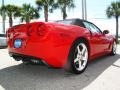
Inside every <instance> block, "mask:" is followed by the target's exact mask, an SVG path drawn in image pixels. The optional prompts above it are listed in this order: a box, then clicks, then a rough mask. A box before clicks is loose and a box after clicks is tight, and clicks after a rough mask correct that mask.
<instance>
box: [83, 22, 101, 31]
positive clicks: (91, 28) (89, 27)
mask: <svg viewBox="0 0 120 90" xmlns="http://www.w3.org/2000/svg"><path fill="white" fill-rule="evenodd" d="M83 23H84V25H85V26H86V28H87V29H89V30H90V31H91V32H92V33H102V32H101V31H100V29H99V28H98V27H96V26H95V25H94V24H92V23H89V22H83Z"/></svg>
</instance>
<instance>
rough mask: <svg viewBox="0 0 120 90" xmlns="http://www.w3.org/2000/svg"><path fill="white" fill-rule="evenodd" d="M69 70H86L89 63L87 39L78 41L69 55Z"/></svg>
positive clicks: (76, 72) (77, 71)
mask: <svg viewBox="0 0 120 90" xmlns="http://www.w3.org/2000/svg"><path fill="white" fill-rule="evenodd" d="M68 63H69V64H68V66H69V68H68V69H69V71H72V72H73V73H75V74H80V73H82V72H84V70H85V69H86V67H87V65H88V47H87V43H86V42H85V41H77V42H75V44H74V45H73V47H72V49H71V51H70V55H69V62H68Z"/></svg>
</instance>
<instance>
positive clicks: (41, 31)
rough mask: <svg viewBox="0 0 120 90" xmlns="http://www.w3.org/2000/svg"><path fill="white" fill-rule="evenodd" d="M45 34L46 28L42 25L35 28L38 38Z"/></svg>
mask: <svg viewBox="0 0 120 90" xmlns="http://www.w3.org/2000/svg"><path fill="white" fill-rule="evenodd" d="M46 32H47V29H46V27H45V25H44V24H42V25H39V26H38V28H37V34H38V35H39V36H44V35H45V34H46Z"/></svg>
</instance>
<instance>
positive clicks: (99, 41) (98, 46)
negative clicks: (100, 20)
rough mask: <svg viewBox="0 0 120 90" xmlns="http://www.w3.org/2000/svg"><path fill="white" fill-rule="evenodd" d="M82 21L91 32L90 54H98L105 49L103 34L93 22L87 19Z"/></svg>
mask: <svg viewBox="0 0 120 90" xmlns="http://www.w3.org/2000/svg"><path fill="white" fill-rule="evenodd" d="M83 23H84V25H85V27H86V28H87V29H88V30H89V31H90V33H91V38H90V44H91V56H99V55H100V54H102V53H103V52H104V50H105V44H106V41H105V36H104V35H103V33H102V31H101V30H100V29H99V28H98V27H97V26H95V25H94V24H92V23H90V22H87V21H84V22H83Z"/></svg>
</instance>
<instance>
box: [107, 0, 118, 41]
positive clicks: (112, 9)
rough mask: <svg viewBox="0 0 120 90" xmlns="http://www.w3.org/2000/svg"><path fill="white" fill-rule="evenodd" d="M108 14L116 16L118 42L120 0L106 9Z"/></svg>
mask: <svg viewBox="0 0 120 90" xmlns="http://www.w3.org/2000/svg"><path fill="white" fill-rule="evenodd" d="M106 15H107V17H108V18H111V17H114V18H115V19H116V41H117V42H118V33H119V31H118V30H119V17H120V1H116V2H112V3H111V5H110V6H109V7H108V8H107V10H106Z"/></svg>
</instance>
